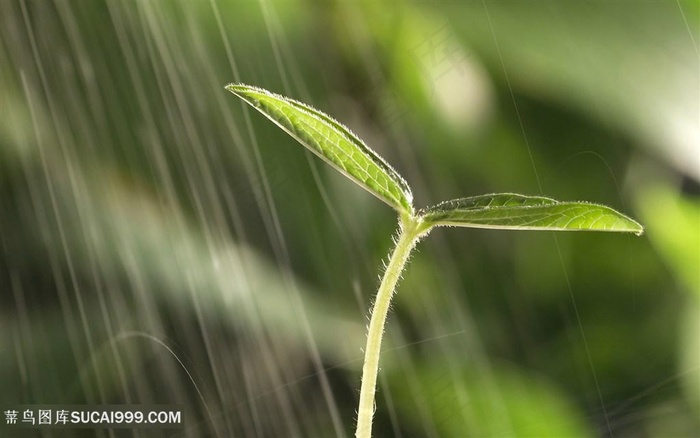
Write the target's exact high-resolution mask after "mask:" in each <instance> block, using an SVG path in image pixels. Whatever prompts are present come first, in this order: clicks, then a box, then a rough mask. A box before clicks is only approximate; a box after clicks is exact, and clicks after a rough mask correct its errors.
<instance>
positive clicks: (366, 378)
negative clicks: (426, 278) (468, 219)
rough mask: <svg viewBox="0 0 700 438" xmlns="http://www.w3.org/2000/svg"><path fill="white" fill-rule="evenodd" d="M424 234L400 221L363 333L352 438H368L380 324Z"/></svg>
mask: <svg viewBox="0 0 700 438" xmlns="http://www.w3.org/2000/svg"><path fill="white" fill-rule="evenodd" d="M427 231H428V228H427V227H425V226H424V225H423V224H422V223H421V221H420V219H414V218H404V220H403V227H401V230H400V231H399V237H398V239H397V241H396V248H394V252H393V253H392V254H391V258H390V259H389V264H388V265H387V267H386V271H385V272H384V277H383V278H382V282H381V284H380V285H379V290H378V291H377V297H376V299H375V301H374V307H373V308H372V312H371V313H372V316H371V318H370V321H369V330H368V332H367V345H366V347H365V364H364V366H363V367H362V387H361V389H360V407H359V408H358V410H357V431H356V432H355V437H356V438H370V437H371V436H372V416H373V415H374V394H375V392H376V390H377V373H378V372H379V354H380V352H381V348H382V335H383V334H384V323H385V322H386V316H387V313H388V312H389V304H390V303H391V296H392V295H393V294H394V288H395V287H396V283H397V282H398V281H399V278H400V277H401V272H403V269H404V266H405V265H406V261H408V257H409V255H410V254H411V250H412V249H413V247H415V246H416V243H417V242H418V240H419V239H420V237H421V236H422V235H423V234H425V233H426V232H427Z"/></svg>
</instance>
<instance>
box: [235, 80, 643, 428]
mask: <svg viewBox="0 0 700 438" xmlns="http://www.w3.org/2000/svg"><path fill="white" fill-rule="evenodd" d="M226 89H227V90H228V91H230V92H232V93H233V94H235V95H236V96H238V97H240V98H241V99H243V100H244V101H245V102H246V103H248V104H250V105H251V106H252V107H253V108H255V109H256V110H258V111H260V112H261V113H262V114H263V115H264V116H265V117H267V118H268V119H270V120H272V122H274V123H275V124H276V125H277V126H279V127H280V128H282V129H283V130H284V131H285V132H287V134H289V135H291V136H292V137H294V138H295V139H296V140H297V141H299V143H301V144H302V145H304V146H306V147H307V148H308V149H309V150H311V152H313V153H314V154H316V155H318V156H319V157H321V158H322V159H323V160H324V161H326V162H327V163H328V164H330V165H331V166H333V167H334V168H336V169H338V170H339V171H340V172H341V173H343V175H345V176H347V177H348V178H350V179H351V180H353V181H354V182H355V183H357V184H358V185H359V186H360V187H362V188H364V189H365V190H367V191H368V192H370V193H371V194H373V195H374V196H376V197H377V198H379V199H381V200H382V201H384V202H385V203H387V204H388V205H389V206H390V207H392V208H393V209H394V210H396V212H397V213H398V215H399V231H398V238H397V239H396V246H395V247H394V250H393V252H392V253H391V255H390V257H389V263H388V264H387V267H386V270H385V271H384V275H383V277H382V280H381V283H380V285H379V290H378V291H377V296H376V299H375V302H374V306H373V308H372V311H371V317H370V324H369V330H368V333H367V345H366V347H365V358H364V366H363V368H362V385H361V389H360V405H359V408H358V413H357V415H358V416H357V431H356V433H355V436H356V437H357V438H369V437H370V436H371V434H372V415H373V412H374V395H375V392H376V386H377V372H378V369H379V354H380V350H381V343H382V334H383V332H384V323H385V321H386V317H387V312H388V311H389V303H390V301H391V297H392V295H393V293H394V289H395V287H396V283H397V282H398V280H399V278H400V276H401V272H402V271H403V269H404V267H405V266H406V262H407V260H408V258H409V255H410V253H411V250H412V249H413V248H414V247H415V245H416V244H417V243H418V241H419V240H420V239H421V238H423V237H424V236H426V235H427V234H428V233H429V232H430V230H432V229H433V228H434V227H439V226H454V227H471V228H492V229H502V230H556V231H583V230H588V231H614V232H624V233H634V234H636V235H638V236H639V235H641V234H642V233H643V231H644V229H643V227H642V226H641V225H640V224H639V223H637V222H636V221H634V220H632V219H630V218H629V217H627V216H625V215H623V214H621V213H619V212H617V211H615V210H613V209H612V208H609V207H606V206H603V205H597V204H591V203H588V202H560V201H555V200H554V199H550V198H545V197H542V196H524V195H518V194H514V193H498V194H490V195H481V196H474V197H470V198H460V199H454V200H451V201H445V202H442V203H440V204H437V205H435V206H432V207H428V208H423V209H420V210H418V211H416V210H414V208H413V202H412V201H413V195H412V194H411V189H410V187H409V186H408V184H407V183H406V181H405V180H404V179H403V178H402V177H401V176H400V175H399V174H398V173H397V172H396V171H395V170H394V169H393V168H392V167H391V166H389V164H387V163H386V161H384V160H383V159H382V158H381V157H380V156H379V155H377V153H376V152H374V151H373V150H372V149H370V148H369V147H368V146H367V145H366V144H365V143H364V142H363V141H362V140H360V139H359V138H358V137H357V136H355V135H354V134H353V133H352V132H351V131H350V130H349V129H348V128H346V127H345V126H343V125H342V124H340V123H338V122H337V121H335V120H334V119H332V118H331V117H329V116H328V115H326V114H324V113H322V112H320V111H318V110H316V109H314V108H312V107H310V106H308V105H305V104H303V103H301V102H297V101H295V100H292V99H289V98H287V97H284V96H280V95H277V94H274V93H271V92H269V91H267V90H263V89H261V88H257V87H251V86H248V85H242V84H238V85H236V84H230V85H228V86H226Z"/></svg>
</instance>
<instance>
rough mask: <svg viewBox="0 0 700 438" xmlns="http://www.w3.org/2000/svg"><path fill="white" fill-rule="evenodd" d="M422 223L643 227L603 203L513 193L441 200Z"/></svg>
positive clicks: (424, 214) (423, 212) (551, 227)
mask: <svg viewBox="0 0 700 438" xmlns="http://www.w3.org/2000/svg"><path fill="white" fill-rule="evenodd" d="M418 214H419V216H421V217H422V219H423V221H424V222H425V223H426V225H436V226H441V225H444V226H457V227H472V228H495V229H505V230H562V231H580V230H591V231H617V232H627V233H634V234H636V235H638V236H639V235H641V234H642V233H643V232H644V228H643V227H642V226H641V225H640V224H638V223H637V222H635V221H634V220H632V219H630V218H628V217H627V216H625V215H623V214H621V213H618V212H617V211H615V210H613V209H612V208H610V207H606V206H604V205H597V204H590V203H587V202H560V201H555V200H554V199H550V198H544V197H541V196H524V195H517V194H514V193H500V194H492V195H482V196H474V197H471V198H462V199H454V200H451V201H446V202H442V203H440V204H438V205H435V206H433V207H430V208H427V209H423V210H421V211H420V212H419V213H418Z"/></svg>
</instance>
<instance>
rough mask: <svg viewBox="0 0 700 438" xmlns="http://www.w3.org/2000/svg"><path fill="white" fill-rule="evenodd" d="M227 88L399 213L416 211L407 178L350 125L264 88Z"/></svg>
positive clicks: (230, 85)
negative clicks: (366, 142)
mask: <svg viewBox="0 0 700 438" xmlns="http://www.w3.org/2000/svg"><path fill="white" fill-rule="evenodd" d="M226 89H227V90H229V91H230V92H232V93H233V94H235V95H236V96H238V97H240V98H241V99H243V100H244V101H245V102H246V103H248V104H250V105H251V106H252V107H253V108H255V109H256V110H258V111H260V112H261V113H263V114H264V115H265V116H266V117H267V118H268V119H270V120H272V121H273V122H274V123H275V124H277V126H279V127H280V128H282V129H283V130H284V131H286V132H287V133H288V134H289V135H291V136H292V137H294V138H295V139H296V140H297V141H299V143H301V144H303V145H304V146H306V147H307V148H309V149H310V150H311V151H312V152H313V153H315V154H316V155H318V156H319V157H321V158H323V159H324V160H325V161H327V162H328V163H329V164H331V165H332V166H333V167H335V168H336V169H338V170H339V171H341V172H342V173H343V174H344V175H346V176H347V177H349V178H350V179H352V180H353V181H355V182H356V183H357V184H359V185H360V186H361V187H363V188H364V189H366V190H367V191H368V192H370V193H372V194H373V195H375V196H376V197H378V198H379V199H381V200H382V201H384V202H386V203H387V204H389V205H390V206H392V207H394V208H395V209H396V210H397V211H398V212H399V213H409V214H412V213H413V207H412V204H411V202H412V200H413V195H412V194H411V189H410V188H409V187H408V184H407V183H406V181H404V179H403V178H401V176H400V175H399V174H398V173H397V172H396V171H395V170H394V169H393V168H392V167H391V166H389V165H388V164H387V163H386V162H385V161H384V160H383V159H382V158H381V157H380V156H379V155H377V153H376V152H374V151H373V150H372V149H370V148H369V147H368V146H367V145H366V144H365V143H364V142H362V140H360V139H359V138H358V137H357V136H355V134H353V133H352V132H350V130H349V129H348V128H347V127H345V126H343V125H341V124H340V123H338V122H337V121H335V120H334V119H332V118H331V117H330V116H328V115H326V114H324V113H322V112H320V111H318V110H316V109H314V108H312V107H310V106H308V105H305V104H303V103H301V102H297V101H296V100H292V99H289V98H287V97H284V96H280V95H277V94H274V93H271V92H269V91H267V90H263V89H262V88H257V87H251V86H248V85H243V84H238V85H235V84H229V85H227V86H226Z"/></svg>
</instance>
